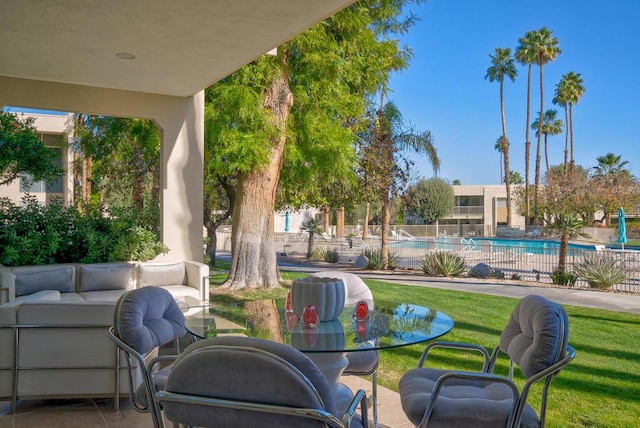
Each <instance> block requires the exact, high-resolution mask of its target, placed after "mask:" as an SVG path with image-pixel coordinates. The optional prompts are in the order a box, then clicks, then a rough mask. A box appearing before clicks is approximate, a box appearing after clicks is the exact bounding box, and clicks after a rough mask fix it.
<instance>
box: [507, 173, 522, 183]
mask: <svg viewBox="0 0 640 428" xmlns="http://www.w3.org/2000/svg"><path fill="white" fill-rule="evenodd" d="M509 173H510V174H511V177H509V181H510V182H511V184H524V178H522V175H520V173H519V172H518V171H509Z"/></svg>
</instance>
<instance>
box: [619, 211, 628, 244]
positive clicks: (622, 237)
mask: <svg viewBox="0 0 640 428" xmlns="http://www.w3.org/2000/svg"><path fill="white" fill-rule="evenodd" d="M618 242H619V243H621V244H622V249H623V250H624V244H626V243H627V224H626V220H625V219H624V208H622V207H621V208H620V211H618Z"/></svg>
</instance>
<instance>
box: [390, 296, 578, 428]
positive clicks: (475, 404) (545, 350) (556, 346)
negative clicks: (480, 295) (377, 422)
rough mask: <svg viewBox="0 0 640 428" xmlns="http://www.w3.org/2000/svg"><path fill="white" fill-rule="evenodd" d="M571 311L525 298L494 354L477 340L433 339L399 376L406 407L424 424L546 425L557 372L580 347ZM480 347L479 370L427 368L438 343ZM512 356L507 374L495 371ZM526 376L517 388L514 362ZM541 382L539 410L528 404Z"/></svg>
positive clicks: (471, 348) (536, 298)
mask: <svg viewBox="0 0 640 428" xmlns="http://www.w3.org/2000/svg"><path fill="white" fill-rule="evenodd" d="M568 334H569V325H568V319H567V313H566V312H565V310H564V308H563V307H562V306H560V305H559V304H557V303H554V302H552V301H549V300H547V299H545V298H544V297H541V296H536V295H531V296H527V297H524V298H523V299H522V300H521V301H520V302H519V303H518V304H517V305H516V307H515V308H514V310H513V312H512V314H511V317H510V319H509V321H508V323H507V325H506V327H505V329H504V330H503V332H502V334H501V335H500V341H499V345H498V346H497V347H496V348H495V349H494V350H493V352H492V353H491V354H489V352H488V351H487V350H486V349H485V348H482V347H480V346H477V345H472V344H458V343H451V342H434V343H431V344H429V345H427V347H426V348H425V350H424V352H423V354H422V357H421V358H420V361H419V363H418V368H415V369H412V370H409V371H408V372H407V373H405V374H404V375H403V376H402V378H401V379H400V384H399V392H400V399H401V402H402V408H403V410H404V412H405V413H406V415H407V417H408V418H409V420H410V421H411V422H412V423H413V424H415V425H416V426H419V427H456V428H458V427H480V428H489V427H491V428H493V427H507V428H511V427H527V428H530V427H531V428H532V427H536V428H540V427H544V423H545V412H546V402H547V393H548V389H549V385H550V383H551V380H552V379H553V377H554V376H555V375H556V374H558V372H560V370H561V369H562V368H563V367H564V366H566V365H567V364H569V363H570V362H571V361H572V360H573V358H574V357H575V352H574V350H573V348H572V347H571V346H569V345H568V344H567V339H568ZM438 347H442V348H453V349H458V350H465V351H467V350H468V351H477V352H480V354H482V355H483V357H484V364H483V367H482V370H481V371H480V372H461V371H447V370H441V369H432V368H424V367H423V365H424V363H425V361H426V359H427V356H428V354H429V352H430V351H431V350H432V349H434V348H438ZM501 356H506V357H508V358H509V363H510V364H509V373H508V376H500V375H497V374H494V373H493V372H494V367H495V365H496V361H497V359H498V358H499V357H501ZM516 366H517V367H518V368H519V369H520V371H521V372H522V374H523V375H524V378H525V382H524V385H523V386H522V388H521V389H520V388H518V386H517V385H516V383H515V382H513V380H512V377H513V371H514V367H516ZM538 382H541V383H542V388H541V390H542V392H541V395H542V397H541V403H542V404H541V408H540V410H539V413H536V411H535V410H534V409H533V408H532V407H531V406H530V405H529V404H527V400H528V397H529V392H530V388H531V386H532V385H533V384H535V383H538Z"/></svg>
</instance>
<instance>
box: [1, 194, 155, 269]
mask: <svg viewBox="0 0 640 428" xmlns="http://www.w3.org/2000/svg"><path fill="white" fill-rule="evenodd" d="M139 221H141V220H140V216H139V215H137V214H136V213H134V212H129V213H118V215H114V216H110V215H108V213H105V212H103V211H101V210H99V209H98V208H95V207H90V206H87V207H84V209H83V212H80V211H78V210H77V209H76V208H74V207H65V206H64V204H63V202H62V200H61V199H59V198H54V199H53V200H51V201H50V203H49V204H48V205H46V206H44V205H41V204H40V203H39V202H38V201H37V200H36V199H35V197H33V196H30V195H27V196H25V197H24V198H22V201H21V204H20V205H16V204H14V203H13V202H11V201H10V200H9V199H7V198H2V199H0V263H1V264H4V265H7V266H21V265H41V264H51V263H99V262H109V261H126V260H139V261H146V260H150V259H152V258H154V257H156V256H157V255H158V254H160V253H162V252H166V251H167V248H166V247H165V246H164V245H163V244H162V243H161V242H159V240H158V238H157V235H156V233H155V232H153V231H152V230H150V229H149V228H148V227H143V226H141V225H140V224H139Z"/></svg>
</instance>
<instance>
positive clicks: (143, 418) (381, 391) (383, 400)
mask: <svg viewBox="0 0 640 428" xmlns="http://www.w3.org/2000/svg"><path fill="white" fill-rule="evenodd" d="M342 381H343V383H345V384H346V385H348V386H349V387H350V388H351V389H352V390H353V389H360V388H362V389H364V390H365V391H367V394H370V392H371V382H370V381H369V380H368V379H365V378H359V377H357V376H345V377H343V378H342ZM369 417H370V418H371V417H372V415H371V411H369ZM378 419H379V422H380V427H381V428H409V427H412V426H413V425H412V424H411V423H410V422H409V421H408V420H407V418H406V417H405V415H404V412H403V411H402V407H401V406H400V397H399V395H398V394H397V393H396V392H394V391H391V390H389V389H386V388H382V387H380V386H378ZM152 427H153V424H152V423H151V416H150V415H149V414H144V413H138V412H136V411H135V410H133V409H132V408H131V405H130V404H129V401H128V400H126V399H123V400H122V401H121V402H120V411H119V412H114V411H113V401H112V400H109V399H95V400H92V399H77V400H26V401H20V402H19V403H18V411H17V413H16V414H11V403H9V402H8V401H0V428H152Z"/></svg>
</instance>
